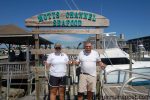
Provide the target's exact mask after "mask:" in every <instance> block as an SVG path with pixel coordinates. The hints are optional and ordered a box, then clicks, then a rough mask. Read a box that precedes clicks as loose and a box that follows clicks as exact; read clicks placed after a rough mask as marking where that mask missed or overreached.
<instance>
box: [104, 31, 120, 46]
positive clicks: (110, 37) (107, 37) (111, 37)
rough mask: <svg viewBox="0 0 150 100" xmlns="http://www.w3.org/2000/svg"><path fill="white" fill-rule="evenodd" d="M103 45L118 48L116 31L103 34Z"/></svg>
mask: <svg viewBox="0 0 150 100" xmlns="http://www.w3.org/2000/svg"><path fill="white" fill-rule="evenodd" d="M102 39H103V41H102V46H103V49H110V48H118V47H119V46H118V43H117V36H116V35H115V33H106V34H103V38H102Z"/></svg>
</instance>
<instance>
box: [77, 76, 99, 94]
mask: <svg viewBox="0 0 150 100" xmlns="http://www.w3.org/2000/svg"><path fill="white" fill-rule="evenodd" d="M96 79H97V78H96V77H95V76H91V75H87V74H80V80H79V90H78V92H80V93H83V92H85V91H91V92H96Z"/></svg>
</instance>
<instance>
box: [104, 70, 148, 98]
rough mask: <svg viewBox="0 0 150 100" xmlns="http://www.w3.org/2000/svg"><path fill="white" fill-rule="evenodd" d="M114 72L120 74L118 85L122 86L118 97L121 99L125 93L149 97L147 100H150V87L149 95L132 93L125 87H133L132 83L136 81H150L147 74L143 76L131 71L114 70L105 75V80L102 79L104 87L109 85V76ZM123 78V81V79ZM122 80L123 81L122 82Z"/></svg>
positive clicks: (137, 92)
mask: <svg viewBox="0 0 150 100" xmlns="http://www.w3.org/2000/svg"><path fill="white" fill-rule="evenodd" d="M113 72H118V76H117V84H120V86H121V88H120V90H119V94H118V97H121V96H123V95H124V93H131V94H132V93H133V94H136V95H145V96H147V100H149V99H150V87H148V92H147V93H142V92H139V91H136V92H135V91H132V90H126V89H125V87H127V86H128V85H132V82H133V81H134V80H139V79H140V80H141V79H145V80H149V81H150V75H146V74H142V73H138V72H133V71H129V70H121V69H117V70H112V71H109V72H107V73H105V74H104V79H102V87H103V86H104V85H105V84H107V83H108V82H107V77H108V75H110V74H111V73H113ZM122 72H124V76H123V77H122V76H121V73H122ZM129 73H131V74H132V77H129ZM121 78H123V79H121ZM121 80H122V81H121ZM119 100H121V98H119Z"/></svg>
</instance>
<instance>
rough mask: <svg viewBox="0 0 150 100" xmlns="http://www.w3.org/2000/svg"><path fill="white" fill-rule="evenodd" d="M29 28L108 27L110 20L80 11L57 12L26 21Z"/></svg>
mask: <svg viewBox="0 0 150 100" xmlns="http://www.w3.org/2000/svg"><path fill="white" fill-rule="evenodd" d="M25 24H26V26H27V27H36V26H37V27H41V26H43V27H46V26H47V27H50V26H51V27H86V26H89V27H107V26H109V20H108V19H107V18H105V17H104V16H102V15H98V14H95V13H91V12H87V11H80V10H56V11H49V12H45V13H41V14H38V15H35V16H33V17H31V18H28V19H26V20H25Z"/></svg>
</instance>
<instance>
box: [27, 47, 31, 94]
mask: <svg viewBox="0 0 150 100" xmlns="http://www.w3.org/2000/svg"><path fill="white" fill-rule="evenodd" d="M29 63H30V55H29V45H27V47H26V64H27V73H28V80H27V82H28V88H27V94H30V89H31V84H30V83H31V75H30V72H31V69H30V64H29Z"/></svg>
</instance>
